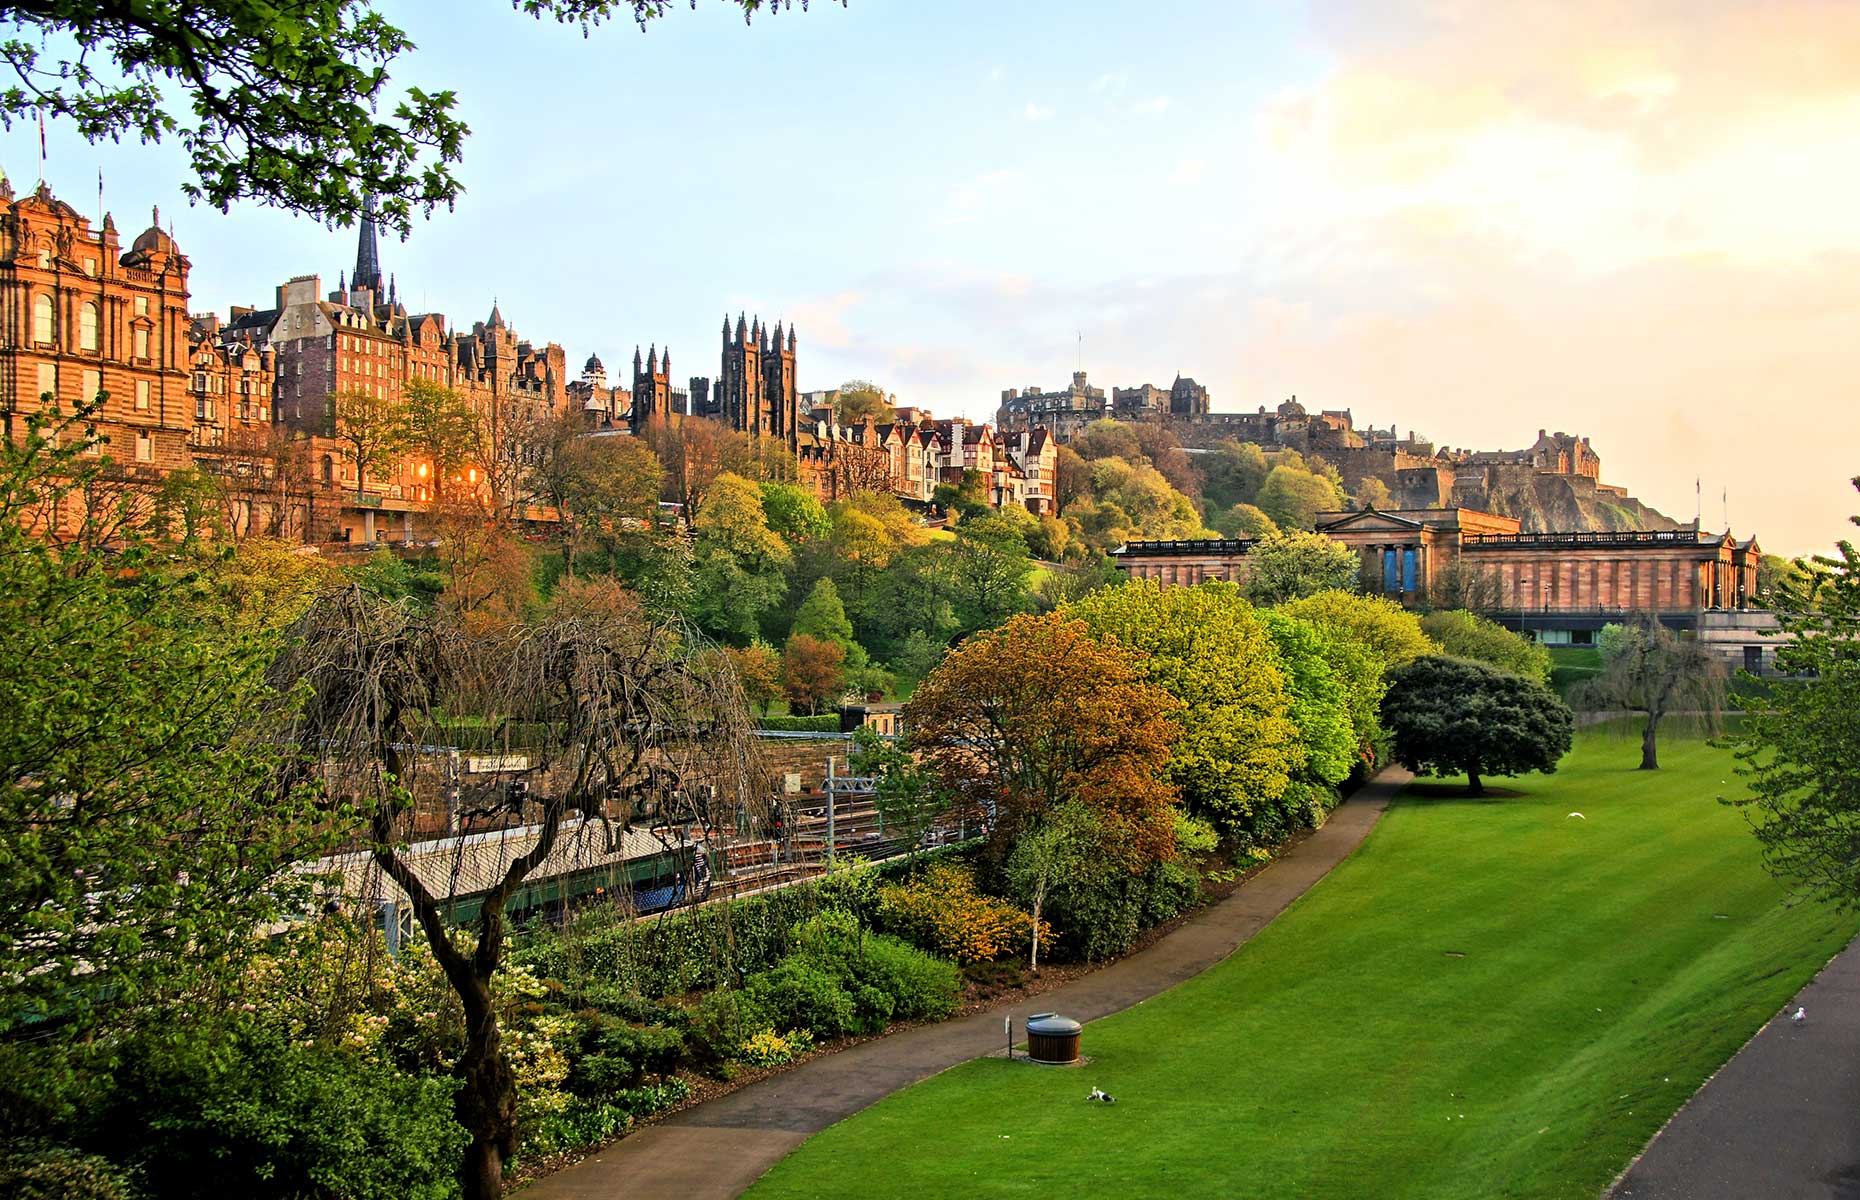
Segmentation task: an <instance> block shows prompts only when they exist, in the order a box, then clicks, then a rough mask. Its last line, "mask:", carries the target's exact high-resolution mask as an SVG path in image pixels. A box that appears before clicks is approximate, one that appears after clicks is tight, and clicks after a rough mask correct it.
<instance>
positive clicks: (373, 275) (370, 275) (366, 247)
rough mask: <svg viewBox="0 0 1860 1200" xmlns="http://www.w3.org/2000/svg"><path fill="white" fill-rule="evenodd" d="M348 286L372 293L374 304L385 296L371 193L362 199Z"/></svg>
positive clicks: (373, 199) (373, 197) (385, 290)
mask: <svg viewBox="0 0 1860 1200" xmlns="http://www.w3.org/2000/svg"><path fill="white" fill-rule="evenodd" d="M349 286H350V287H351V288H353V289H355V290H356V291H360V290H361V289H363V288H367V289H368V290H369V291H371V292H373V293H374V297H375V302H376V303H380V302H381V301H382V300H383V299H385V298H386V296H387V289H386V288H384V287H382V286H381V251H380V249H379V247H377V246H376V245H375V194H374V193H373V192H369V193H367V194H366V195H364V196H363V197H362V220H361V225H360V227H359V228H358V229H357V231H356V235H355V275H354V277H353V278H352V279H350V281H349Z"/></svg>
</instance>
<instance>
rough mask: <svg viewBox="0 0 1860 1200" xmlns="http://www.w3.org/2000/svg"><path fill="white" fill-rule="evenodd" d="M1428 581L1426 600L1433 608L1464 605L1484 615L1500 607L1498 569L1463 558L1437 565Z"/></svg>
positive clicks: (1452, 607)
mask: <svg viewBox="0 0 1860 1200" xmlns="http://www.w3.org/2000/svg"><path fill="white" fill-rule="evenodd" d="M1433 575H1434V577H1433V579H1431V580H1429V581H1428V584H1427V602H1428V604H1429V605H1431V606H1432V607H1434V608H1444V609H1456V608H1458V609H1464V610H1465V611H1467V612H1469V613H1475V614H1477V615H1479V616H1484V615H1485V614H1486V613H1489V612H1491V611H1492V610H1493V609H1495V608H1497V607H1498V604H1499V599H1500V592H1499V585H1498V573H1497V572H1496V571H1481V570H1480V569H1479V568H1478V567H1475V566H1473V565H1472V564H1471V563H1469V562H1467V561H1466V560H1465V559H1464V558H1455V559H1453V560H1452V561H1450V562H1447V563H1445V564H1444V565H1441V566H1438V567H1435V568H1434V572H1433Z"/></svg>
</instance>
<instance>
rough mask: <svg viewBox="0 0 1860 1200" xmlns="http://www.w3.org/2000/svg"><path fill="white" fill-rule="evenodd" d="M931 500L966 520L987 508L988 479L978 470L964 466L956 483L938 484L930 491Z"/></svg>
mask: <svg viewBox="0 0 1860 1200" xmlns="http://www.w3.org/2000/svg"><path fill="white" fill-rule="evenodd" d="M931 502H932V503H933V504H935V505H936V506H937V507H938V508H941V509H943V510H944V511H945V512H954V513H956V514H957V515H958V516H960V517H962V518H963V519H964V520H967V519H968V518H969V517H971V516H980V515H982V514H985V513H987V512H988V510H989V504H988V480H987V479H985V478H984V477H983V476H982V473H981V472H980V471H977V470H974V469H972V468H965V469H964V470H963V472H962V477H961V479H960V480H959V481H958V482H956V483H944V484H939V485H938V486H937V489H936V491H935V492H933V493H931Z"/></svg>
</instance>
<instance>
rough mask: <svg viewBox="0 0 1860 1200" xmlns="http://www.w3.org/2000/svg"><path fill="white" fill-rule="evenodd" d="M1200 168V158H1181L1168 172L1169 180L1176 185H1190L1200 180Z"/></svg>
mask: <svg viewBox="0 0 1860 1200" xmlns="http://www.w3.org/2000/svg"><path fill="white" fill-rule="evenodd" d="M1201 169H1202V163H1201V160H1200V159H1198V158H1186V159H1183V160H1182V161H1181V162H1180V163H1178V164H1176V168H1175V170H1173V171H1171V172H1169V182H1170V183H1171V184H1173V185H1174V186H1176V187H1192V186H1193V185H1195V184H1197V183H1200V182H1201Z"/></svg>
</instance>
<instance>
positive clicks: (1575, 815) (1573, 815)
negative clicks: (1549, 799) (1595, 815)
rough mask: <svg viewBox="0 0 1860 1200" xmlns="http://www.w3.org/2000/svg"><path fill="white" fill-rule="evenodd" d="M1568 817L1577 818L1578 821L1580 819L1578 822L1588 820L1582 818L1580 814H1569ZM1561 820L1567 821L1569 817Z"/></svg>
mask: <svg viewBox="0 0 1860 1200" xmlns="http://www.w3.org/2000/svg"><path fill="white" fill-rule="evenodd" d="M1569 816H1570V817H1576V818H1578V819H1580V820H1584V821H1586V820H1588V819H1589V818H1587V817H1585V816H1583V815H1582V814H1581V813H1571V814H1569ZM1563 819H1564V820H1565V821H1567V820H1569V817H1564V818H1563Z"/></svg>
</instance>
